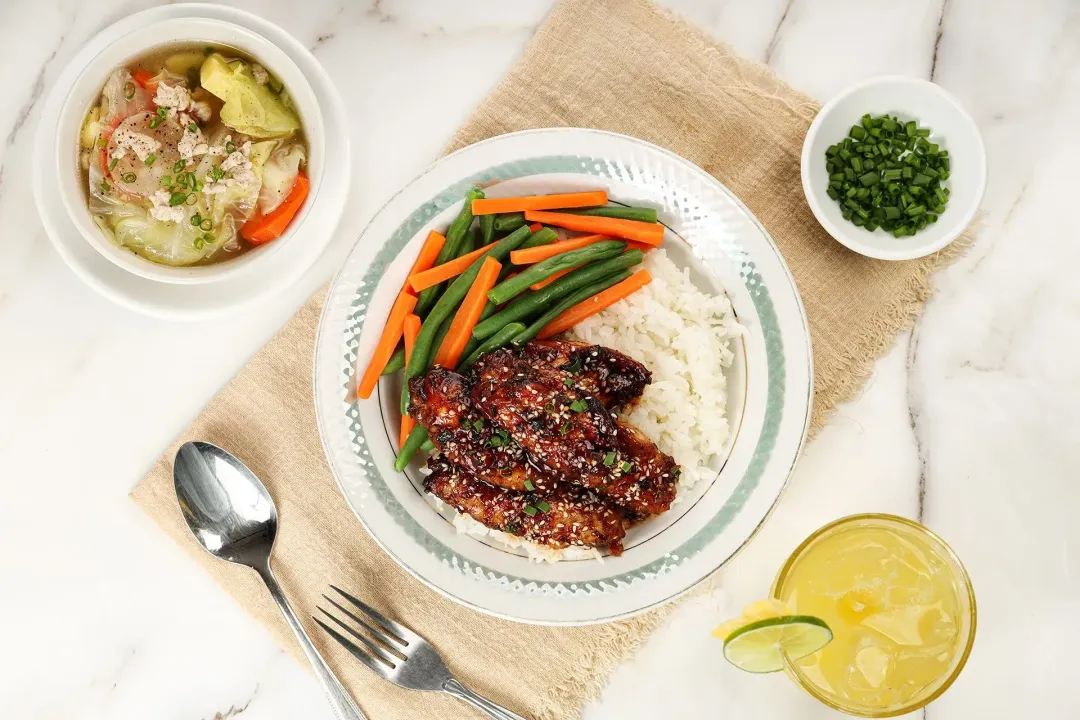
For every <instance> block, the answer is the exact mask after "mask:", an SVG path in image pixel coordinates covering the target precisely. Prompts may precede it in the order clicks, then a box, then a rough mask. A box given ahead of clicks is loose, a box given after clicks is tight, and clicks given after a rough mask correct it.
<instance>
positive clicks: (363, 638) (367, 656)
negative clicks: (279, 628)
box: [312, 585, 525, 720]
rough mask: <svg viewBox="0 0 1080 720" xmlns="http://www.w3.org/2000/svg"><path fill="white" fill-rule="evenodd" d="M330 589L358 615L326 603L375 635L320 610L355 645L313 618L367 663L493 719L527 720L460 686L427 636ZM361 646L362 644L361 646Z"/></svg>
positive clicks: (391, 677)
mask: <svg viewBox="0 0 1080 720" xmlns="http://www.w3.org/2000/svg"><path fill="white" fill-rule="evenodd" d="M330 587H331V589H333V590H334V591H335V592H337V593H338V594H339V595H341V596H342V597H343V598H345V600H347V601H348V602H349V603H350V604H351V605H352V606H353V607H354V608H355V609H356V610H359V611H360V615H357V614H356V613H354V612H352V611H350V610H349V609H348V608H346V607H344V606H343V605H341V604H340V603H339V602H337V601H336V600H334V599H333V598H331V597H330V596H329V595H323V597H324V598H325V599H326V601H327V602H329V603H330V604H331V605H333V606H334V607H335V608H337V609H338V612H340V613H341V614H342V615H344V616H346V617H347V618H349V619H350V620H352V621H353V622H354V623H356V624H357V625H359V626H360V627H362V628H363V629H364V630H366V631H367V632H368V633H369V634H370V635H371V638H374V640H373V639H371V638H369V637H368V636H367V635H364V634H362V633H361V632H360V631H358V630H355V629H353V627H351V626H349V625H348V624H346V623H345V622H344V621H343V620H340V619H339V618H337V617H336V616H334V615H332V614H331V613H330V612H328V611H327V610H325V609H324V608H322V607H319V610H320V611H321V612H322V613H323V614H324V615H326V617H328V618H330V620H332V621H333V622H334V623H336V624H337V625H338V626H339V627H340V628H342V629H343V630H345V632H347V633H348V634H349V635H351V636H352V637H354V638H356V640H358V641H359V642H360V645H357V644H356V643H354V642H353V641H352V640H350V639H349V638H347V637H345V636H344V635H342V634H341V633H340V632H338V631H337V630H335V629H334V628H332V627H330V626H329V625H327V624H326V623H325V622H323V621H322V620H321V619H319V618H318V617H315V616H314V615H312V619H313V620H314V621H315V622H317V623H319V625H320V626H321V627H322V629H323V630H325V631H326V632H328V633H330V636H331V637H333V638H334V639H335V640H337V641H338V642H339V643H341V644H342V645H344V646H345V649H346V650H348V651H349V652H350V653H352V655H353V657H355V658H356V659H357V660H359V661H360V662H362V663H364V664H365V665H367V666H368V667H369V668H371V669H372V670H374V671H375V672H376V673H377V674H379V675H381V676H383V677H384V678H386V679H387V680H389V681H390V682H392V683H395V684H397V685H400V686H401V687H404V688H409V689H410V690H438V691H441V692H444V693H448V694H450V695H453V696H454V697H456V698H458V699H459V700H464V701H465V702H467V703H469V704H470V705H472V706H473V707H474V708H476V709H477V710H479V711H480V712H482V713H484V714H486V715H487V716H488V717H492V718H495V720H525V718H523V717H522V716H520V715H518V714H516V713H513V712H510V711H509V710H507V709H506V708H504V707H502V706H501V705H499V704H497V703H494V702H492V701H490V700H488V699H487V698H485V697H483V696H481V695H477V694H476V693H474V692H473V691H472V690H470V689H469V688H467V687H465V686H464V685H462V684H461V683H460V682H458V681H457V679H456V678H454V676H453V675H451V674H450V670H449V669H448V668H447V667H446V663H444V662H443V659H442V658H441V657H439V654H438V653H437V652H435V648H433V647H431V645H429V644H428V643H427V641H426V640H424V638H422V637H420V636H419V635H417V634H416V633H414V632H413V631H412V630H410V629H409V628H407V627H405V626H404V625H402V624H400V623H396V622H394V621H393V620H391V619H390V618H388V617H386V616H385V615H383V614H382V613H380V612H379V611H378V610H376V609H375V608H373V607H371V606H370V605H368V604H366V603H364V602H362V601H360V600H358V599H356V598H354V597H353V596H352V595H350V594H348V593H347V592H345V591H344V590H342V589H341V588H339V587H337V586H334V585H331V586H330ZM361 645H362V647H361Z"/></svg>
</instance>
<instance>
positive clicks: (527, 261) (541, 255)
mask: <svg viewBox="0 0 1080 720" xmlns="http://www.w3.org/2000/svg"><path fill="white" fill-rule="evenodd" d="M610 239H611V238H609V237H608V236H607V235H582V236H581V237H576V238H571V239H570V240H559V241H558V242H553V243H551V244H550V245H539V246H537V247H531V248H527V249H525V250H515V251H513V252H512V253H510V262H512V263H513V264H515V265H532V264H533V263H538V262H540V261H541V260H547V259H548V258H549V257H555V256H556V255H561V254H562V253H564V252H567V251H568V250H577V249H578V248H583V247H585V246H586V245H592V244H593V243H596V242H600V241H601V240H610Z"/></svg>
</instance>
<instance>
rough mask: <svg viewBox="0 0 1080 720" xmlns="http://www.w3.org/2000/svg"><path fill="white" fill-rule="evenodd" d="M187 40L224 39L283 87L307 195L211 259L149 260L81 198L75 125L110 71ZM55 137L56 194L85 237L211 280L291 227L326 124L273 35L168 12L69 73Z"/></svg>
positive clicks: (181, 274) (301, 216)
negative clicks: (304, 149) (270, 225)
mask: <svg viewBox="0 0 1080 720" xmlns="http://www.w3.org/2000/svg"><path fill="white" fill-rule="evenodd" d="M188 42H194V43H207V44H217V45H226V46H231V47H234V48H237V49H238V50H242V51H243V52H245V53H247V54H248V55H250V56H251V57H253V58H255V59H256V60H258V61H259V63H260V64H262V65H264V66H265V67H266V68H267V69H268V70H270V72H272V73H273V74H274V75H275V76H277V77H278V78H279V79H280V80H281V81H282V83H283V84H284V85H285V87H286V88H288V90H289V95H290V96H291V97H292V99H293V101H294V103H295V105H296V109H297V112H298V113H299V115H300V122H301V123H302V125H303V128H304V135H305V138H306V139H307V143H308V158H307V171H308V176H309V178H310V180H311V190H310V191H309V195H308V201H307V202H305V203H304V207H302V208H301V209H300V212H299V213H298V214H297V216H296V218H294V219H293V221H292V222H291V223H290V224H289V228H288V230H286V231H285V233H284V234H283V235H282V236H281V237H280V238H278V239H276V240H274V241H273V242H270V243H266V244H265V245H261V246H259V247H257V248H253V249H251V250H249V251H248V252H245V253H243V254H241V255H238V256H237V257H235V258H232V259H229V260H225V261H222V262H219V263H215V264H212V265H201V266H194V267H171V266H168V265H159V264H157V263H154V262H151V261H149V260H147V259H145V258H142V257H140V256H138V255H136V254H135V253H133V252H131V251H130V250H126V249H124V248H121V247H118V246H116V245H114V244H113V243H111V242H109V240H108V239H107V238H106V237H105V236H104V235H103V234H102V232H101V230H100V229H99V228H98V227H97V226H96V225H95V224H94V221H93V219H92V218H91V216H90V212H89V210H88V209H87V206H86V193H85V189H84V188H83V187H82V173H81V172H80V170H79V130H80V128H81V127H82V122H83V119H84V118H85V116H86V113H87V112H88V111H89V110H90V108H91V107H92V106H93V104H94V103H96V102H97V100H98V98H99V96H100V95H101V88H102V87H103V86H104V84H105V81H106V80H107V79H108V76H109V73H111V72H112V71H113V70H114V69H115V68H117V67H120V66H122V65H125V64H127V63H128V62H130V61H131V60H133V59H135V58H137V57H139V56H141V55H143V54H145V53H148V52H151V51H152V50H153V49H155V48H158V47H162V46H168V45H175V44H178V43H188ZM55 145H56V150H55V161H56V169H57V177H58V178H59V187H60V195H61V198H62V200H63V203H64V207H65V209H66V210H67V213H68V216H69V217H70V218H71V221H72V223H74V225H75V227H76V228H78V230H79V232H80V233H81V234H82V236H83V237H84V238H85V239H86V241H87V242H88V243H90V245H92V246H93V247H94V249H96V250H97V251H98V252H99V253H101V255H103V256H104V257H106V258H108V259H109V260H110V261H111V262H113V263H114V264H116V265H118V266H120V267H122V268H124V269H125V270H127V271H129V272H132V273H134V274H136V275H139V276H141V277H144V278H147V279H150V280H156V281H159V282H166V283H182V284H189V283H207V282H216V281H218V280H222V279H224V278H226V277H230V276H232V275H234V274H236V273H238V272H241V271H244V272H246V271H248V270H250V269H251V268H252V267H254V266H256V265H261V264H264V263H265V261H266V259H267V258H269V257H270V255H272V254H273V253H276V252H277V251H278V250H280V249H281V248H282V247H283V246H284V245H285V244H286V243H288V242H289V241H290V240H291V239H292V238H293V237H294V236H295V235H296V231H297V230H298V228H299V227H300V226H301V225H302V224H303V223H304V220H305V219H306V217H307V215H308V214H309V210H310V208H311V206H312V205H313V204H314V203H313V200H314V198H315V197H316V196H317V195H318V192H319V187H320V184H321V181H322V174H323V166H324V162H323V161H324V156H325V130H324V127H323V117H322V113H321V111H320V109H319V103H318V101H317V100H316V97H315V92H314V91H313V90H312V87H311V84H310V83H309V82H308V80H307V78H306V77H305V75H304V73H303V72H301V70H300V69H299V68H298V67H297V66H296V64H295V63H294V62H293V61H292V60H291V59H290V58H289V56H288V55H286V54H285V53H284V52H283V51H282V50H281V49H280V48H278V47H277V46H276V45H275V44H274V43H272V42H270V41H269V40H267V39H266V38H265V37H263V36H262V35H259V34H258V33H255V32H253V31H251V30H249V29H247V28H244V27H241V26H240V25H235V24H233V23H229V22H225V21H222V20H216V19H212V18H174V19H170V20H163V21H161V22H157V23H154V24H152V25H149V26H147V27H144V28H140V29H138V30H137V31H133V32H129V33H127V34H126V35H123V36H121V37H120V38H118V39H116V40H115V41H113V42H111V43H110V44H109V45H107V46H106V47H105V48H104V49H102V50H101V52H99V53H97V54H96V55H95V56H94V57H93V59H92V60H91V61H90V62H89V63H88V64H87V65H86V67H85V68H84V69H83V70H82V72H81V73H80V74H79V76H78V78H77V79H76V80H75V82H74V84H73V85H72V87H71V91H70V92H69V93H68V96H67V98H66V100H65V101H64V104H63V106H62V107H61V109H60V117H59V122H58V123H57V127H56V141H55Z"/></svg>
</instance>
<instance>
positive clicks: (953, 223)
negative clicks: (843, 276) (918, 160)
mask: <svg viewBox="0 0 1080 720" xmlns="http://www.w3.org/2000/svg"><path fill="white" fill-rule="evenodd" d="M866 113H870V114H871V115H874V116H877V115H883V114H886V113H887V114H889V115H895V116H897V117H898V118H899V119H900V120H902V121H905V122H906V121H909V120H916V121H917V122H918V123H919V127H927V128H930V130H931V132H932V135H931V136H930V137H929V138H928V140H929V141H930V142H934V143H937V144H938V145H940V146H941V148H942V149H943V150H948V151H949V160H950V170H949V179H948V181H947V182H948V185H947V187H948V188H949V189H950V192H951V194H950V195H949V202H948V204H947V205H946V207H945V212H943V213H942V214H941V215H940V216H939V217H938V220H937V222H935V223H933V224H932V225H928V226H927V227H926V228H925V229H923V230H922V231H921V232H918V233H916V234H915V235H913V236H908V237H902V238H897V237H893V235H892V233H888V232H885V231H884V230H882V229H880V228H878V229H877V230H875V231H874V232H867V231H866V230H864V229H863V228H861V227H858V226H856V225H853V224H852V223H851V222H849V221H847V220H845V219H844V217H843V216H842V215H841V214H840V204H839V203H837V202H836V201H834V200H833V199H832V198H830V197H829V196H828V194H827V190H828V188H829V174H828V171H827V170H826V168H825V151H826V150H827V149H828V148H829V146H830V145H835V144H836V143H838V142H840V141H841V140H843V139H844V138H845V137H847V134H848V131H849V130H850V129H851V126H852V125H858V124H859V119H860V118H861V117H862V116H863V115H865V114H866ZM802 184H803V192H804V193H805V194H806V201H807V202H808V203H809V204H810V209H811V210H813V211H814V216H815V217H816V218H817V220H818V222H819V223H821V225H822V227H824V228H825V230H827V231H828V233H829V234H830V235H832V236H833V237H834V238H835V239H836V240H837V241H838V242H839V243H841V244H842V245H844V246H845V247H847V248H849V249H850V250H854V251H855V252H857V253H860V254H862V255H866V256H867V257H872V258H878V259H879V260H911V259H913V258H919V257H923V256H925V255H929V254H931V253H934V252H937V251H938V250H940V249H942V248H943V247H945V246H946V245H948V244H949V243H951V242H952V241H953V240H955V239H956V238H957V237H958V236H959V235H960V233H962V232H963V231H964V228H966V227H967V226H968V225H969V224H971V221H972V219H973V218H974V217H975V213H976V211H977V210H978V209H979V203H980V202H982V197H983V192H984V191H985V190H986V149H985V148H984V147H983V140H982V134H981V133H980V132H979V128H978V127H977V126H976V125H975V121H974V120H972V119H971V116H970V115H968V114H967V112H966V111H965V110H964V109H963V108H962V107H960V103H959V102H957V100H956V98H954V97H953V96H952V95H950V94H949V93H947V92H946V91H945V90H943V89H942V88H941V87H940V86H938V85H935V84H934V83H932V82H928V81H926V80H920V79H918V78H909V77H900V76H885V77H879V78H873V79H871V80H867V81H865V82H861V83H859V84H857V85H854V86H852V87H850V88H848V89H847V90H845V91H843V92H842V93H840V94H839V95H837V96H836V97H834V98H833V99H832V100H830V101H829V102H827V103H826V104H825V106H824V107H823V108H821V112H819V113H818V115H817V117H816V118H814V122H813V123H812V124H811V125H810V130H809V131H807V133H806V140H805V141H804V142H803V151H802Z"/></svg>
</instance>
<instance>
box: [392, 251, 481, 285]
mask: <svg viewBox="0 0 1080 720" xmlns="http://www.w3.org/2000/svg"><path fill="white" fill-rule="evenodd" d="M495 244H496V243H491V245H485V246H484V247H482V248H477V249H475V250H473V251H472V252H471V253H467V254H465V255H462V256H461V257H459V258H456V259H454V260H450V261H449V262H444V263H443V264H442V265H436V266H435V267H433V268H431V269H429V270H425V271H423V272H419V273H416V274H415V275H412V274H410V275H409V287H411V288H412V289H413V290H414V291H415V292H420V291H421V290H426V289H427V288H429V287H433V286H435V285H438V284H439V283H441V282H443V281H445V280H449V279H450V278H452V277H457V276H458V275H460V274H461V273H463V272H465V271H466V270H468V269H469V267H470V266H471V265H472V264H473V263H474V262H476V258H478V257H480V256H481V255H483V254H484V253H486V252H487V251H488V250H490V249H491V248H492V246H494V245H495Z"/></svg>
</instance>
